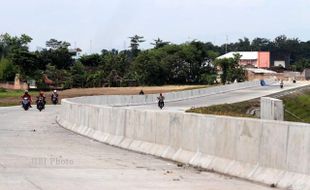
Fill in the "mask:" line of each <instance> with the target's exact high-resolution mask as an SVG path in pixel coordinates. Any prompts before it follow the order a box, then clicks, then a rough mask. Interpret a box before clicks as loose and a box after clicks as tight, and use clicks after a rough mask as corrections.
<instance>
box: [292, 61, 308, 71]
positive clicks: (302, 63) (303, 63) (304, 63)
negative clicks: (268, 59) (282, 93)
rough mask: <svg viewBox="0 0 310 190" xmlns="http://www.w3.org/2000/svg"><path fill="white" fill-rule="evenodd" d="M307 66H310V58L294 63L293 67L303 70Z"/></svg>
mask: <svg viewBox="0 0 310 190" xmlns="http://www.w3.org/2000/svg"><path fill="white" fill-rule="evenodd" d="M305 68H310V59H301V60H299V61H297V62H296V63H295V65H293V69H294V70H296V71H299V72H302V71H303V70H304V69H305Z"/></svg>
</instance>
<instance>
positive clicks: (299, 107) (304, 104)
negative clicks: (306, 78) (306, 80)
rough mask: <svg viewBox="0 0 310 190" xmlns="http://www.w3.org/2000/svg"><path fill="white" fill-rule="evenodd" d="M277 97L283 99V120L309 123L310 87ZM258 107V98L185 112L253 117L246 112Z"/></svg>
mask: <svg viewBox="0 0 310 190" xmlns="http://www.w3.org/2000/svg"><path fill="white" fill-rule="evenodd" d="M279 99H281V100H283V104H284V109H285V110H284V120H285V121H295V122H304V123H310V88H306V89H302V90H298V91H296V92H294V93H292V94H289V95H285V96H282V97H280V98H279ZM259 107H260V100H259V99H254V100H250V101H245V102H239V103H233V104H221V105H214V106H210V107H202V108H193V109H190V110H187V112H192V113H200V114H213V115H226V116H235V117H251V118H255V117H256V116H255V115H252V114H248V112H249V110H251V109H254V108H259Z"/></svg>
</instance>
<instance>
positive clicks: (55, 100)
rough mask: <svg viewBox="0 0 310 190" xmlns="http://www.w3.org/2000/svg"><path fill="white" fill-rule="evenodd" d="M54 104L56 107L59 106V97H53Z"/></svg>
mask: <svg viewBox="0 0 310 190" xmlns="http://www.w3.org/2000/svg"><path fill="white" fill-rule="evenodd" d="M52 103H53V104H54V105H56V104H58V97H57V96H52Z"/></svg>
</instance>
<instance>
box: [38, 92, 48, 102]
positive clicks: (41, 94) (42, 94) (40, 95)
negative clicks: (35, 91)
mask: <svg viewBox="0 0 310 190" xmlns="http://www.w3.org/2000/svg"><path fill="white" fill-rule="evenodd" d="M41 97H42V98H43V103H44V104H46V101H45V95H44V92H43V91H40V93H39V96H37V103H38V101H39V98H41Z"/></svg>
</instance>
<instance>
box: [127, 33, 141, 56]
mask: <svg viewBox="0 0 310 190" xmlns="http://www.w3.org/2000/svg"><path fill="white" fill-rule="evenodd" d="M129 38H130V48H131V52H132V55H133V56H134V57H136V56H137V55H138V53H139V51H140V50H139V46H140V43H143V42H145V40H144V39H143V38H144V37H143V36H138V35H134V36H132V37H129Z"/></svg>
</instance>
